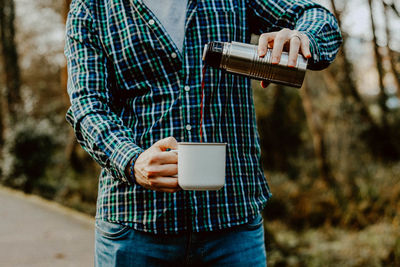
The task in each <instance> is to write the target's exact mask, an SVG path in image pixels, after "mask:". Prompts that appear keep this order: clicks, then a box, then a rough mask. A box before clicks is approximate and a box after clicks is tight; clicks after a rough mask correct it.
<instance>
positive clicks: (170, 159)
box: [149, 151, 178, 164]
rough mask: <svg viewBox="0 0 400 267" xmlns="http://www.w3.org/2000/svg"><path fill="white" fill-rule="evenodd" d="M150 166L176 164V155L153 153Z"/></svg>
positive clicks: (172, 153) (171, 153)
mask: <svg viewBox="0 0 400 267" xmlns="http://www.w3.org/2000/svg"><path fill="white" fill-rule="evenodd" d="M149 163H150V164H174V163H178V155H177V153H175V152H165V151H163V152H155V153H154V154H153V155H152V156H151V158H150V160H149Z"/></svg>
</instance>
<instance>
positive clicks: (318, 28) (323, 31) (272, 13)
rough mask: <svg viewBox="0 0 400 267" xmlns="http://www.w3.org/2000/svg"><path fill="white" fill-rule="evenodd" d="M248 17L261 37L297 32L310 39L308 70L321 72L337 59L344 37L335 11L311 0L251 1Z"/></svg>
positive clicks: (254, 30) (253, 28)
mask: <svg viewBox="0 0 400 267" xmlns="http://www.w3.org/2000/svg"><path fill="white" fill-rule="evenodd" d="M247 5H248V16H249V20H250V24H251V25H253V26H252V27H251V29H252V31H253V32H254V33H257V34H262V33H265V32H272V31H279V30H281V29H283V28H289V29H292V30H293V29H296V30H298V31H300V32H302V33H304V34H306V35H307V36H308V38H309V39H310V50H311V54H312V58H311V59H309V65H308V68H309V69H312V70H321V69H324V68H326V67H327V66H328V65H329V64H330V63H331V62H332V61H333V60H334V59H335V57H336V54H337V53H338V51H339V47H340V45H341V43H342V36H341V33H340V30H339V26H338V23H337V21H336V18H335V17H334V16H333V14H332V13H331V12H329V11H328V10H327V9H325V8H324V7H322V6H321V5H319V4H317V3H314V2H313V1H310V0H297V1H294V0H248V2H247Z"/></svg>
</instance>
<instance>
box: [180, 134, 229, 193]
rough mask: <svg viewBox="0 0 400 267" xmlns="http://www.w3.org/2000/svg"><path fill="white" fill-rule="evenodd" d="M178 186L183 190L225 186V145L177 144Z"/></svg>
mask: <svg viewBox="0 0 400 267" xmlns="http://www.w3.org/2000/svg"><path fill="white" fill-rule="evenodd" d="M173 151H175V152H177V153H178V184H179V186H180V187H181V188H182V189H184V190H219V189H221V188H222V187H223V186H224V185H225V164H226V143H187V142H182V143H178V149H177V150H173Z"/></svg>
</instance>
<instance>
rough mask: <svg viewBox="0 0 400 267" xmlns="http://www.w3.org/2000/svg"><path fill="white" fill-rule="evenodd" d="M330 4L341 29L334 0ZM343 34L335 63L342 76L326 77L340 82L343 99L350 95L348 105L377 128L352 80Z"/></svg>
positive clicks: (340, 20) (345, 40) (339, 14)
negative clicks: (350, 100) (350, 101)
mask: <svg viewBox="0 0 400 267" xmlns="http://www.w3.org/2000/svg"><path fill="white" fill-rule="evenodd" d="M330 2H331V5H332V10H333V13H334V15H335V17H336V19H337V21H338V24H339V27H340V28H341V29H342V18H341V12H339V10H338V9H337V8H336V4H335V1H334V0H330ZM342 35H343V44H342V47H343V48H342V49H341V50H340V51H339V54H338V57H337V63H338V64H339V65H340V67H339V69H341V70H342V71H341V72H338V73H341V74H342V75H343V77H336V76H333V77H327V78H328V79H329V80H331V81H335V83H336V82H339V83H340V86H339V88H340V92H341V93H342V96H343V98H344V100H345V101H348V98H349V97H350V98H351V99H352V100H353V101H354V103H352V104H350V106H353V109H355V110H359V112H360V115H361V116H362V118H363V119H364V120H365V122H366V123H368V124H369V125H371V126H372V127H373V128H378V126H377V124H376V122H375V121H374V118H373V116H372V115H371V113H370V111H369V109H368V106H367V105H366V104H365V102H364V100H363V99H362V97H361V96H360V94H359V92H358V90H357V86H356V82H355V81H354V80H353V77H354V71H353V67H352V64H351V62H350V60H349V58H348V56H347V52H346V49H345V48H346V44H347V34H346V33H345V32H342ZM324 75H325V76H326V75H333V74H332V73H330V72H324Z"/></svg>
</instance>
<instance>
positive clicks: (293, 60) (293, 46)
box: [288, 36, 301, 68]
mask: <svg viewBox="0 0 400 267" xmlns="http://www.w3.org/2000/svg"><path fill="white" fill-rule="evenodd" d="M300 44H301V42H300V38H298V37H295V36H294V37H292V38H291V39H290V49H289V59H288V67H291V68H293V67H296V65H297V57H298V56H299V49H300Z"/></svg>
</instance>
